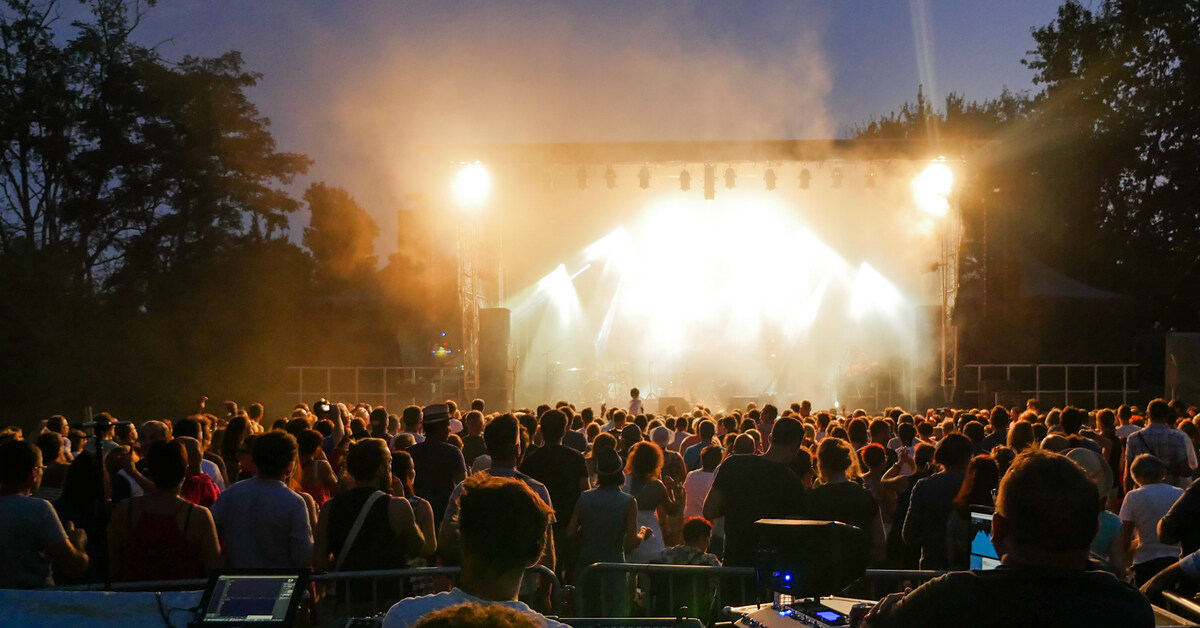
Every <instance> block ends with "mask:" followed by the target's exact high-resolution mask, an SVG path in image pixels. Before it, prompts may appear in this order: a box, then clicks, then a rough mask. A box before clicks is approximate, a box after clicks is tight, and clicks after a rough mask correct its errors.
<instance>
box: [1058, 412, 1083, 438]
mask: <svg viewBox="0 0 1200 628" xmlns="http://www.w3.org/2000/svg"><path fill="white" fill-rule="evenodd" d="M1086 419H1087V413H1086V412H1084V411H1083V410H1080V409H1079V408H1076V407H1075V406H1067V407H1066V408H1063V411H1062V414H1061V415H1059V421H1060V424H1061V425H1062V428H1063V432H1064V433H1066V434H1078V433H1079V430H1081V429H1083V423H1084V421H1085V420H1086Z"/></svg>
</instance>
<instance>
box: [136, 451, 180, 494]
mask: <svg viewBox="0 0 1200 628" xmlns="http://www.w3.org/2000/svg"><path fill="white" fill-rule="evenodd" d="M187 470H188V456H187V452H186V451H185V450H184V448H183V443H181V442H179V441H177V440H170V441H166V440H160V441H156V442H155V443H153V444H152V445H150V447H149V448H148V449H147V451H146V477H147V478H148V479H149V480H150V481H151V482H154V487H155V488H157V489H158V490H160V491H174V492H178V491H179V489H180V487H182V486H183V480H184V478H186V477H187Z"/></svg>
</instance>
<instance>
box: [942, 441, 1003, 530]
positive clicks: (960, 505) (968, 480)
mask: <svg viewBox="0 0 1200 628" xmlns="http://www.w3.org/2000/svg"><path fill="white" fill-rule="evenodd" d="M999 483H1000V469H999V467H997V466H996V460H995V459H994V458H992V457H991V456H989V455H987V454H983V455H979V456H975V457H974V458H971V462H969V463H968V464H967V473H966V477H964V478H963V483H962V486H961V487H959V489H958V495H957V496H955V498H954V502H953V506H954V508H955V510H957V511H958V513H959V514H960V515H962V516H964V517H965V516H967V515H968V513H969V512H970V509H971V506H991V505H992V491H993V490H995V489H996V487H997V486H998V485H999Z"/></svg>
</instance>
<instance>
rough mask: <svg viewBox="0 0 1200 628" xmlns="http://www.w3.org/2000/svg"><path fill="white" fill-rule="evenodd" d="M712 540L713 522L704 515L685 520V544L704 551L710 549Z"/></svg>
mask: <svg viewBox="0 0 1200 628" xmlns="http://www.w3.org/2000/svg"><path fill="white" fill-rule="evenodd" d="M710 541H712V523H710V522H709V521H708V519H705V518H704V517H688V518H687V519H685V520H684V521H683V542H684V544H685V545H691V546H692V547H694V548H696V549H698V550H700V551H702V552H707V551H708V544H709V542H710Z"/></svg>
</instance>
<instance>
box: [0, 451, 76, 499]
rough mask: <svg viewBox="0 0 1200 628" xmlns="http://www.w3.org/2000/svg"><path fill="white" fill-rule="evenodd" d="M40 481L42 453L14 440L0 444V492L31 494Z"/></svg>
mask: <svg viewBox="0 0 1200 628" xmlns="http://www.w3.org/2000/svg"><path fill="white" fill-rule="evenodd" d="M93 464H94V463H93ZM41 481H42V452H41V451H40V450H39V449H38V448H37V447H36V446H34V444H33V443H30V442H28V441H23V440H15V439H14V440H10V441H6V442H4V443H0V490H3V491H4V492H5V493H17V492H23V491H29V492H33V491H36V490H37V489H38V485H39V484H40V483H41Z"/></svg>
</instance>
